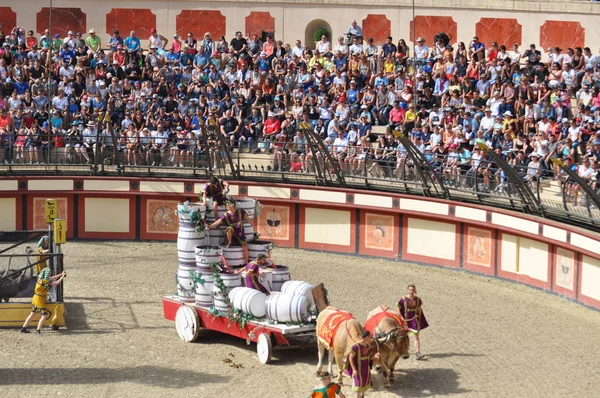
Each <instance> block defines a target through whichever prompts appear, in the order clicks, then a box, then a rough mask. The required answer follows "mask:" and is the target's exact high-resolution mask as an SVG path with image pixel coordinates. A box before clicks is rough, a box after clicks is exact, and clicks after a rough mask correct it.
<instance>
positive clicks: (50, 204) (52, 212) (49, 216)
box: [44, 199, 58, 223]
mask: <svg viewBox="0 0 600 398" xmlns="http://www.w3.org/2000/svg"><path fill="white" fill-rule="evenodd" d="M44 209H45V214H46V222H47V223H51V222H52V221H54V219H56V217H58V205H57V204H56V200H55V199H48V200H46V203H45V206H44Z"/></svg>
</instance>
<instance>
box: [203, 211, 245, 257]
mask: <svg viewBox="0 0 600 398" xmlns="http://www.w3.org/2000/svg"><path fill="white" fill-rule="evenodd" d="M225 207H227V212H226V213H225V214H223V215H222V216H221V217H220V218H219V219H218V220H217V221H215V222H214V223H212V224H210V225H209V226H208V229H213V228H217V227H218V226H219V225H222V224H223V225H225V233H226V234H227V247H229V246H232V245H235V246H238V245H239V246H242V247H243V248H244V262H245V263H248V246H247V245H246V234H245V233H244V221H247V222H250V221H248V215H247V214H246V211H244V209H237V208H236V205H235V202H234V201H232V200H229V201H226V202H225Z"/></svg>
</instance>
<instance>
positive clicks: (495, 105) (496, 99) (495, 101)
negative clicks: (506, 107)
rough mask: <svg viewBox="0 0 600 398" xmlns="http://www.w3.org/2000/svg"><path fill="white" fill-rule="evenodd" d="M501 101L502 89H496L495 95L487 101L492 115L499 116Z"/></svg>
mask: <svg viewBox="0 0 600 398" xmlns="http://www.w3.org/2000/svg"><path fill="white" fill-rule="evenodd" d="M501 103H502V100H501V99H500V91H494V95H492V97H490V99H489V100H487V103H486V106H487V107H488V108H489V109H490V110H491V111H492V116H498V109H499V108H500V104H501Z"/></svg>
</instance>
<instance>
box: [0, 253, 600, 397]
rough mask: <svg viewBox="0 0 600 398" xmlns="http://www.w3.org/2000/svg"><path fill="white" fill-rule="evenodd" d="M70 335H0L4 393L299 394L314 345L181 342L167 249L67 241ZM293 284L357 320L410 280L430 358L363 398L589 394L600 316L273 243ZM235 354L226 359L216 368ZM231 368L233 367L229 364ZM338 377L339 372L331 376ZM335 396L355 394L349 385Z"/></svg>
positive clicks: (399, 267) (511, 288)
mask: <svg viewBox="0 0 600 398" xmlns="http://www.w3.org/2000/svg"><path fill="white" fill-rule="evenodd" d="M63 249H64V252H65V253H66V256H65V268H66V270H67V272H68V273H69V275H68V278H67V279H66V280H65V302H66V308H67V311H68V313H67V315H66V317H67V328H66V329H61V330H59V331H51V330H45V331H44V332H43V334H42V336H41V337H36V336H35V335H33V334H27V335H24V334H20V333H19V332H18V330H16V329H0V397H3V398H9V397H19V398H21V397H40V396H50V397H54V396H62V397H94V398H100V397H183V396H186V397H248V398H253V397H256V398H259V397H260V398H264V397H267V398H270V397H281V396H285V397H306V396H307V395H308V394H309V393H310V391H312V387H313V386H314V384H315V381H316V380H315V377H314V373H315V366H316V363H317V355H316V349H313V350H283V351H275V358H274V361H273V363H272V364H271V365H261V364H260V363H259V362H258V359H257V356H256V347H255V345H254V344H251V345H249V346H247V345H246V343H245V341H243V340H240V339H238V338H235V337H231V336H227V335H223V334H219V333H217V332H211V331H203V332H202V333H201V334H200V338H199V340H198V342H196V343H191V344H189V343H184V342H183V341H181V340H180V339H179V338H178V336H177V333H176V331H175V325H174V323H173V322H171V321H167V320H165V319H164V318H163V313H162V304H161V295H163V294H171V293H174V292H175V272H176V269H177V251H176V244H175V243H156V242H141V243H140V242H70V243H68V244H66V245H64V246H63ZM274 259H275V261H276V262H277V263H279V264H285V265H289V266H290V268H291V272H292V276H293V278H294V279H299V280H304V281H309V282H312V283H313V284H317V283H320V282H323V283H324V284H325V286H326V288H327V290H328V292H329V298H330V300H331V303H332V305H334V306H336V307H339V308H342V309H345V310H349V311H351V312H352V313H353V314H354V315H355V317H356V318H357V319H359V320H361V321H364V320H365V317H366V315H367V313H368V312H369V311H370V310H371V309H373V308H374V307H375V306H377V305H379V304H388V305H390V306H392V305H393V306H395V302H396V301H397V299H398V298H399V297H400V296H401V295H403V294H405V292H406V285H407V284H408V283H415V284H416V285H417V287H418V294H419V296H421V297H422V299H423V302H424V307H423V310H424V312H425V314H426V316H427V318H428V321H429V323H430V325H431V326H430V327H429V328H428V329H426V330H425V331H423V332H422V351H423V353H425V354H426V360H423V361H416V360H415V357H414V351H413V352H412V354H413V355H411V357H410V359H408V360H404V361H403V360H400V362H399V370H398V372H397V377H396V381H395V383H394V384H393V387H392V388H391V389H385V388H384V387H383V386H382V380H381V379H380V378H379V377H378V376H374V383H375V386H374V387H375V388H374V390H372V391H370V392H368V393H367V397H430V396H439V395H460V396H467V397H480V396H482V397H537V396H539V397H596V396H598V395H597V394H598V385H600V370H599V369H600V355H599V349H598V347H600V333H599V332H598V330H600V313H599V312H597V311H593V310H590V309H587V308H584V307H582V306H579V305H576V304H573V303H571V302H568V301H565V300H563V299H560V298H558V297H555V296H551V295H548V294H545V293H543V292H541V291H537V290H534V289H531V288H529V287H526V286H520V285H516V284H512V283H507V282H503V281H500V280H496V279H493V278H488V277H483V276H477V275H470V274H467V273H462V272H456V271H451V270H446V269H440V268H436V267H426V266H419V265H413V264H406V263H400V262H394V261H388V260H379V259H368V258H362V257H352V256H342V255H334V254H324V253H316V252H307V251H301V250H292V249H280V248H276V249H275V251H274ZM228 358H229V359H232V362H233V363H231V362H229V361H225V362H224V361H223V360H224V359H228ZM233 365H241V366H233ZM334 369H335V368H334ZM345 381H346V383H345V386H344V392H345V393H346V394H347V395H348V394H350V393H351V389H350V387H349V380H347V379H346V380H345Z"/></svg>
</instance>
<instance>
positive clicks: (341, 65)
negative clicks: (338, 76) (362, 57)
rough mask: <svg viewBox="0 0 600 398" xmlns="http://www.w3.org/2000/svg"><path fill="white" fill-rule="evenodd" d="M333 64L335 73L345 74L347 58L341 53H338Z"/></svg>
mask: <svg viewBox="0 0 600 398" xmlns="http://www.w3.org/2000/svg"><path fill="white" fill-rule="evenodd" d="M333 63H334V64H335V71H336V72H338V73H341V72H346V71H347V69H348V58H346V56H345V55H344V54H343V53H342V52H341V51H338V53H337V56H336V57H335V58H334V59H333Z"/></svg>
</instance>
